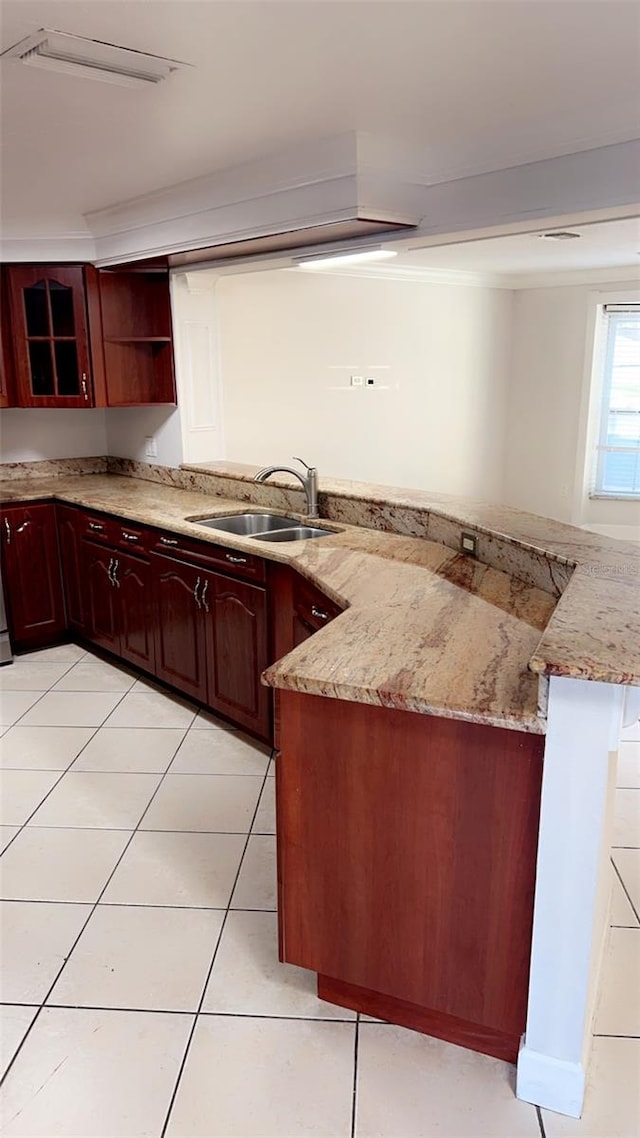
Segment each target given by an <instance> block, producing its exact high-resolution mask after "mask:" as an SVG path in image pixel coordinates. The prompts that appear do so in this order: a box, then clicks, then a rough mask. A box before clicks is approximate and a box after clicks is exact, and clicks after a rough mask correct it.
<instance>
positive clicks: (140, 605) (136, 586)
mask: <svg viewBox="0 0 640 1138" xmlns="http://www.w3.org/2000/svg"><path fill="white" fill-rule="evenodd" d="M112 575H113V577H114V578H115V581H116V590H117V594H118V597H117V603H118V607H119V616H120V655H121V656H122V658H123V659H124V660H128V661H129V663H131V664H137V665H138V666H139V667H140V668H143V669H144V670H145V671H146V672H152V671H153V669H154V664H155V645H154V637H153V604H152V591H151V590H152V583H151V565H150V563H149V561H147V560H145V559H144V558H141V557H132V556H131V555H130V554H128V553H118V554H117V555H116V568H115V570H114V572H113V574H112Z"/></svg>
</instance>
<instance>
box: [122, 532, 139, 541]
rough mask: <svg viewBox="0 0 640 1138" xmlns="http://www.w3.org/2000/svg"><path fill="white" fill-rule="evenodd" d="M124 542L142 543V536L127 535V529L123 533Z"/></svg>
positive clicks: (135, 534)
mask: <svg viewBox="0 0 640 1138" xmlns="http://www.w3.org/2000/svg"><path fill="white" fill-rule="evenodd" d="M122 540H123V541H140V536H139V534H137V533H127V531H126V530H125V529H123V531H122Z"/></svg>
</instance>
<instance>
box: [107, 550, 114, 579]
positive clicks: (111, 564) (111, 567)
mask: <svg viewBox="0 0 640 1138" xmlns="http://www.w3.org/2000/svg"><path fill="white" fill-rule="evenodd" d="M112 574H113V557H112V558H111V559H110V561H109V568H108V569H107V576H108V578H109V582H110V583H111V584H112V585H113V575H112Z"/></svg>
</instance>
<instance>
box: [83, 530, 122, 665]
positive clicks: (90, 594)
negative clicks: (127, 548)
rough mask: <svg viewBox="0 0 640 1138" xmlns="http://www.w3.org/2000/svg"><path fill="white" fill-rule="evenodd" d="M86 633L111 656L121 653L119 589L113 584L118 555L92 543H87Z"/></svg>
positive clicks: (85, 544)
mask: <svg viewBox="0 0 640 1138" xmlns="http://www.w3.org/2000/svg"><path fill="white" fill-rule="evenodd" d="M82 547H83V553H82V562H83V579H84V594H85V629H84V634H85V636H86V637H87V639H88V640H93V641H94V643H96V644H99V645H100V647H101V648H108V649H109V651H110V652H116V653H119V651H120V631H119V622H118V607H119V606H118V597H117V593H118V588H117V586H116V585H115V584H114V581H113V566H114V564H115V554H114V552H113V551H112V550H110V549H103V548H101V546H99V545H94V544H93V542H91V541H83V543H82Z"/></svg>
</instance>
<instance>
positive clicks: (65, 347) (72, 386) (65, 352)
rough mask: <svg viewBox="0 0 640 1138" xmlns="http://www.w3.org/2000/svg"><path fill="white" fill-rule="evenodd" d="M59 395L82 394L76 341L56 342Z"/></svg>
mask: <svg viewBox="0 0 640 1138" xmlns="http://www.w3.org/2000/svg"><path fill="white" fill-rule="evenodd" d="M54 352H55V357H56V374H57V376H58V395H79V394H80V371H79V368H78V352H77V349H76V342H75V340H55V341H54Z"/></svg>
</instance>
